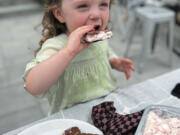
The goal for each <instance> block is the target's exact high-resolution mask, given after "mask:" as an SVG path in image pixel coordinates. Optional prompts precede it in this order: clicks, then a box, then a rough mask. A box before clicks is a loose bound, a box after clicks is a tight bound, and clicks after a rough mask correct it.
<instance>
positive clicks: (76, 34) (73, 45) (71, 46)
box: [65, 25, 94, 56]
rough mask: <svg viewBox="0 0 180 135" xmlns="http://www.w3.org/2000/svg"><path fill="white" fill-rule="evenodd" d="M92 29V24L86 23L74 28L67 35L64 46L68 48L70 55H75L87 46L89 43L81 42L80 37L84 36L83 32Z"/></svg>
mask: <svg viewBox="0 0 180 135" xmlns="http://www.w3.org/2000/svg"><path fill="white" fill-rule="evenodd" d="M93 29H94V26H93V25H86V26H82V27H79V28H77V29H76V30H74V31H73V32H72V33H71V34H70V35H69V38H68V41H67V44H66V47H65V48H66V49H68V50H69V51H70V53H71V54H72V55H74V56H75V55H77V54H78V53H79V52H80V51H81V50H83V49H84V48H87V47H88V46H89V45H90V43H83V42H82V37H83V36H84V34H85V33H87V32H89V31H91V30H93Z"/></svg>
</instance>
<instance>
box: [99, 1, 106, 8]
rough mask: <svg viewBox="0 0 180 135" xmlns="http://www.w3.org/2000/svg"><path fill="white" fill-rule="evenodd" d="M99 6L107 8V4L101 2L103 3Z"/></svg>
mask: <svg viewBox="0 0 180 135" xmlns="http://www.w3.org/2000/svg"><path fill="white" fill-rule="evenodd" d="M100 6H102V7H108V3H106V2H103V3H101V4H100Z"/></svg>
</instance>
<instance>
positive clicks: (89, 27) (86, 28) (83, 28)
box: [76, 25, 94, 37]
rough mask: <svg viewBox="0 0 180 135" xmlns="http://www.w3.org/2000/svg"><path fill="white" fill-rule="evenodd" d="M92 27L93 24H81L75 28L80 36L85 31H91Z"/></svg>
mask: <svg viewBox="0 0 180 135" xmlns="http://www.w3.org/2000/svg"><path fill="white" fill-rule="evenodd" d="M93 29H94V26H93V25H86V26H82V27H79V28H77V30H76V31H77V32H78V33H79V34H80V35H81V37H82V36H83V35H84V34H86V33H87V32H89V31H91V30H93Z"/></svg>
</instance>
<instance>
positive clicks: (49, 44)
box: [23, 39, 64, 97]
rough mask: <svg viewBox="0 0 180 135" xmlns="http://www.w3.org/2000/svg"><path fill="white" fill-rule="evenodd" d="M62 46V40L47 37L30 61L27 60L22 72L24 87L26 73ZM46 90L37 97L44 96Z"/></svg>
mask: <svg viewBox="0 0 180 135" xmlns="http://www.w3.org/2000/svg"><path fill="white" fill-rule="evenodd" d="M63 47H64V42H61V41H59V40H55V39H49V40H47V41H46V42H45V43H44V44H43V45H42V48H41V50H40V51H39V52H38V53H37V55H36V57H35V58H34V59H32V61H31V62H29V63H28V64H27V65H26V68H25V72H24V74H23V80H24V88H25V89H26V84H25V82H26V77H27V75H28V73H29V72H30V71H31V69H32V68H33V67H35V66H36V65H37V64H39V63H41V62H42V61H45V60H46V59H48V58H49V57H51V56H52V55H53V54H55V53H57V52H58V51H59V50H61V49H62V48H63ZM46 93H47V92H45V93H43V94H41V95H38V96H37V97H44V96H45V95H46Z"/></svg>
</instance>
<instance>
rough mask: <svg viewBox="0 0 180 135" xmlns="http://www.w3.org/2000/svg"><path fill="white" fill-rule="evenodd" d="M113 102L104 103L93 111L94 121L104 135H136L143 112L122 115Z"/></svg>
mask: <svg viewBox="0 0 180 135" xmlns="http://www.w3.org/2000/svg"><path fill="white" fill-rule="evenodd" d="M115 111H116V109H115V107H114V103H113V102H103V103H101V104H99V105H97V106H94V107H93V109H92V116H91V117H92V120H93V123H94V125H95V126H96V127H97V128H99V129H100V130H101V131H102V132H103V133H104V135H134V133H135V131H136V129H137V126H138V124H139V122H140V120H141V117H142V114H143V111H144V110H142V111H140V112H136V113H132V114H127V115H121V114H118V113H116V112H115Z"/></svg>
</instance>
